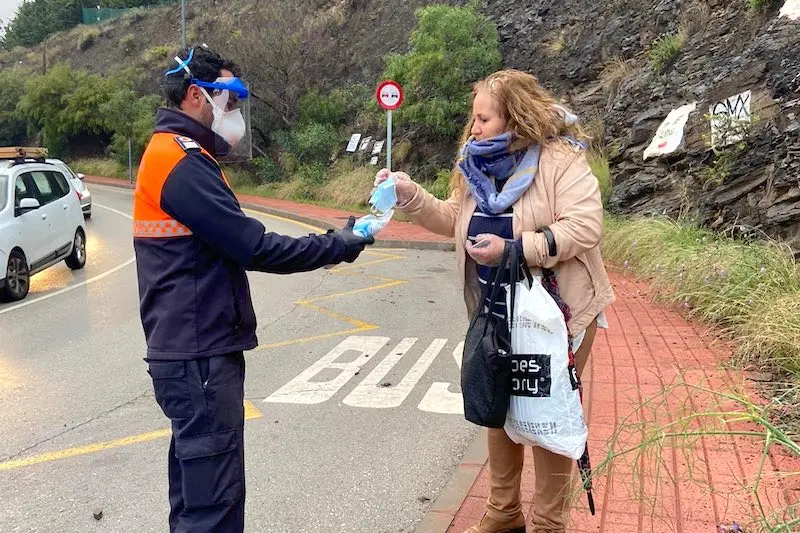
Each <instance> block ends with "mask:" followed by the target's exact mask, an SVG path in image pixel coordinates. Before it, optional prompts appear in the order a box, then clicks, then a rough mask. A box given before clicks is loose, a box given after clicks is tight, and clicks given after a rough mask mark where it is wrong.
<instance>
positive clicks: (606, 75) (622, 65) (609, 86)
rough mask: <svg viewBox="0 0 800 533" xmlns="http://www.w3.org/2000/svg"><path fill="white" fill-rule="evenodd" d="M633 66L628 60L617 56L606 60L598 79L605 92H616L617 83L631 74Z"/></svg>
mask: <svg viewBox="0 0 800 533" xmlns="http://www.w3.org/2000/svg"><path fill="white" fill-rule="evenodd" d="M632 72H633V67H632V66H631V62H630V61H629V60H626V59H623V58H621V57H619V56H617V57H615V58H614V59H612V60H610V61H608V62H607V63H606V64H605V65H604V66H603V70H602V72H601V73H600V81H601V82H602V83H603V87H604V89H605V91H606V93H607V94H616V93H617V89H618V88H619V84H620V83H622V81H623V80H625V78H627V77H628V76H630V75H631V73H632Z"/></svg>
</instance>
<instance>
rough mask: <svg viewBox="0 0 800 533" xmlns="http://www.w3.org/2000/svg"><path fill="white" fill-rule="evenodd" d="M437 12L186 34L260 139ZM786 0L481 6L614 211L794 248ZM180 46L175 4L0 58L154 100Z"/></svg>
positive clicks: (307, 18) (293, 11)
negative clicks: (594, 172)
mask: <svg viewBox="0 0 800 533" xmlns="http://www.w3.org/2000/svg"><path fill="white" fill-rule="evenodd" d="M787 2H789V3H793V4H797V3H798V0H787ZM431 3H434V2H430V1H423V0H409V1H404V2H389V1H388V0H303V1H294V2H289V1H274V2H266V1H264V0H233V1H225V2H222V1H219V0H214V1H207V0H202V1H200V0H195V1H190V2H188V9H187V20H188V23H187V26H188V31H187V34H188V39H189V42H191V43H196V42H208V43H209V44H210V45H211V46H213V47H215V48H217V49H220V50H221V51H223V52H225V53H228V54H230V55H232V56H235V57H237V58H239V59H240V60H241V62H242V63H243V66H244V67H245V71H246V75H247V76H248V79H249V80H250V81H251V82H252V83H253V87H254V92H255V94H256V96H257V97H258V98H257V99H256V102H255V105H257V106H264V105H266V106H267V108H268V109H266V112H264V113H260V114H259V117H260V118H259V121H260V122H259V123H256V122H255V120H256V119H255V115H254V126H255V129H256V130H257V131H258V132H261V133H262V140H264V141H265V142H266V141H267V139H268V135H267V134H266V133H264V131H262V130H265V129H268V127H269V122H270V121H271V122H273V123H274V122H275V121H278V122H280V121H284V122H286V123H287V124H288V123H289V122H290V121H291V120H292V119H293V117H292V113H293V112H294V110H296V107H297V102H298V99H299V98H300V96H301V95H303V94H305V93H306V92H307V91H308V90H309V89H311V88H320V89H322V90H326V89H330V88H334V87H345V86H347V85H351V84H353V83H364V84H365V85H367V86H372V85H373V84H374V82H375V81H376V80H377V79H378V77H379V76H380V73H381V71H382V70H383V68H384V66H385V65H384V56H385V54H387V53H389V52H393V51H396V52H403V51H404V50H405V49H406V48H407V46H408V37H409V33H410V31H411V29H412V28H413V27H414V24H415V17H414V11H415V9H416V8H418V7H420V6H423V5H428V4H431ZM439 3H441V2H439ZM445 3H449V4H465V3H466V1H458V0H452V1H449V2H445ZM782 4H783V1H782V0H777V1H776V0H609V1H607V2H594V1H588V0H525V1H521V0H485V1H484V2H483V4H482V10H483V12H484V13H485V14H486V15H488V16H489V17H490V18H491V20H492V21H494V22H495V24H496V25H497V28H498V30H499V34H500V38H501V48H502V52H503V61H504V63H505V65H506V66H508V67H513V68H518V69H522V70H527V71H530V72H532V73H534V74H535V75H537V76H538V77H539V79H540V80H541V81H542V82H543V83H544V84H545V85H546V86H547V87H549V88H551V89H552V90H553V91H554V92H555V93H556V94H557V95H558V96H559V97H561V98H563V99H564V100H565V101H566V102H567V103H568V104H569V105H570V106H571V107H572V108H574V109H575V110H576V111H577V112H578V113H579V114H580V115H581V116H582V117H583V119H584V121H585V124H586V125H587V128H588V129H589V130H590V133H591V134H592V135H593V136H594V138H595V141H594V145H595V146H594V149H595V150H596V151H597V152H599V153H600V154H601V155H603V156H604V157H606V158H607V159H608V160H609V161H610V163H611V174H612V178H613V181H614V191H613V195H612V196H611V199H610V201H609V208H610V209H611V210H612V211H615V212H619V213H665V214H670V215H680V214H683V215H690V216H694V217H695V218H697V219H699V220H700V221H701V222H703V223H705V224H707V225H709V226H711V227H714V228H717V229H721V230H735V231H736V232H738V233H740V234H753V235H759V234H762V232H763V233H766V234H769V235H771V236H777V237H782V238H784V239H786V240H787V241H788V242H789V243H790V244H791V245H792V246H793V247H794V248H795V249H796V250H797V249H800V53H798V50H800V20H796V21H795V20H791V19H789V18H787V17H780V16H779V10H780V9H781V7H782ZM179 41H180V25H179V8H178V7H177V6H174V5H173V6H168V7H163V8H155V9H151V10H142V11H136V12H134V13H131V14H130V15H129V16H126V17H124V18H123V19H120V20H116V21H112V22H108V23H105V24H104V25H102V26H80V27H78V28H75V29H74V30H71V31H69V32H65V33H61V34H58V35H55V36H53V37H51V38H50V39H49V40H48V41H47V42H46V43H45V44H43V45H39V46H38V47H36V48H34V49H29V50H25V49H16V50H12V51H6V52H0V68H2V69H7V68H11V67H15V68H19V67H23V68H29V69H31V70H34V71H41V70H46V69H47V68H48V67H49V66H50V65H53V64H55V63H57V62H60V61H68V62H69V63H70V64H71V65H72V66H73V67H75V68H80V69H87V70H90V71H93V72H99V73H107V72H109V71H111V70H114V69H118V68H128V67H133V68H132V72H136V73H138V74H136V75H137V76H139V88H140V90H141V91H142V92H144V93H147V92H155V91H157V90H158V85H159V80H160V74H161V73H162V72H163V69H164V65H165V64H166V63H167V62H168V61H169V57H170V56H171V54H172V52H173V51H174V50H175V48H176V47H177V45H178V43H179ZM737 95H738V97H737ZM729 98H731V100H730V102H729V105H722V106H721V107H720V106H717V105H716V104H718V103H720V102H724V101H726V100H727V99H729ZM737 98H738V99H737ZM687 104H694V105H695V106H696V107H695V110H694V111H693V112H692V113H690V114H689V115H688V121H687V123H686V125H685V128H683V136H682V141H681V142H680V144H679V146H678V147H677V149H675V150H674V151H673V152H671V153H669V154H666V155H661V156H658V157H651V158H648V159H646V160H645V159H644V157H643V156H644V151H645V149H646V148H647V147H648V145H650V143H651V140H652V139H653V137H654V135H655V134H656V132H657V130H658V129H659V126H660V125H661V123H662V121H663V120H664V119H665V118H666V117H667V115H668V114H669V113H670V111H672V110H674V109H677V108H680V107H681V106H685V105H687ZM712 106H714V107H713V109H714V110H715V112H716V113H717V114H719V113H721V116H722V118H725V116H726V115H731V114H732V113H733V115H735V117H736V118H737V119H741V120H736V121H735V126H736V128H737V131H738V134H737V137H739V140H738V141H737V142H734V143H731V144H729V145H727V144H726V143H724V142H722V143H720V142H717V145H716V146H715V148H713V149H712V147H711V144H712V143H711V140H712V131H711V127H710V120H709V118H710V117H709V115H710V114H712V113H711V110H712ZM719 118H720V117H717V120H719ZM357 121H358V119H357V117H352V126H353V129H354V130H355V128H356V127H358V128H366V126H364V125H363V124H360V123H358V122H357ZM265 123H266V125H265ZM373 128H375V129H376V131H377V132H379V131H380V130H379V126H376V125H373ZM359 131H364V130H359ZM398 135H399V136H404V137H405V138H407V139H408V140H410V145H411V146H412V147H413V148H412V154H411V155H410V156H409V158H408V159H407V162H408V163H409V164H413V163H414V162H415V161H429V162H430V161H434V162H435V165H433V166H436V167H442V166H447V164H448V162H450V161H452V155H453V148H454V146H453V140H452V139H445V140H444V141H443V142H440V143H431V142H430V139H417V140H418V141H419V142H415V137H414V136H415V133H414V131H399V132H398ZM717 135H719V131H718V132H717ZM728 137H729V138H730V137H731V135H728Z"/></svg>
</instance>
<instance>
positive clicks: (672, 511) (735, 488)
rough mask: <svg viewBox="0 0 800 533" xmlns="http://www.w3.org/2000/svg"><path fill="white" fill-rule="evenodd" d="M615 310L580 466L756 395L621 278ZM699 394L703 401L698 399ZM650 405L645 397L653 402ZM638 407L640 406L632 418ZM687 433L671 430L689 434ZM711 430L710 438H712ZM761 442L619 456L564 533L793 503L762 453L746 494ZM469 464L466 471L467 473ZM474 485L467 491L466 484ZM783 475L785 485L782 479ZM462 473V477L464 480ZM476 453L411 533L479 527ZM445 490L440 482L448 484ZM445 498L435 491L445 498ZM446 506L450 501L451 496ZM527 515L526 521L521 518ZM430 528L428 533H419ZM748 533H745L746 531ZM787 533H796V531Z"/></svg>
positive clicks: (778, 458) (527, 493) (699, 524)
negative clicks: (724, 396)
mask: <svg viewBox="0 0 800 533" xmlns="http://www.w3.org/2000/svg"><path fill="white" fill-rule="evenodd" d="M87 181H88V182H91V183H101V184H106V185H116V186H123V187H124V186H127V183H126V182H124V181H121V180H113V179H112V180H109V179H107V178H95V177H87ZM240 200H241V202H242V204H243V205H245V204H246V205H251V206H255V207H258V208H261V209H266V210H271V211H273V212H275V213H278V214H281V215H283V216H289V217H290V218H294V219H295V220H303V221H308V222H309V223H313V224H315V225H318V226H329V227H340V226H341V225H342V224H343V221H344V220H346V218H347V216H349V213H346V212H344V211H338V210H335V209H327V208H322V207H315V206H308V205H302V204H297V203H294V202H288V201H283V200H272V199H267V198H261V197H252V196H240ZM380 238H381V240H383V241H384V242H392V241H394V242H397V243H399V244H401V245H412V246H414V247H424V246H425V245H429V244H431V243H433V244H448V243H450V242H451V241H450V240H449V239H445V238H442V237H439V236H436V235H434V234H432V233H430V232H427V231H425V230H424V229H422V228H419V227H417V226H414V225H412V224H408V223H402V222H394V221H393V222H392V223H391V224H390V226H389V227H388V228H387V229H386V230H384V232H382V233H381V236H380ZM612 280H613V282H614V286H615V288H616V292H617V301H616V303H615V304H614V305H613V306H611V308H609V309H607V311H606V312H607V315H608V319H609V323H610V329H608V330H600V331H599V333H598V335H597V339H596V341H595V345H594V349H593V352H592V357H591V359H590V361H591V365H590V367H589V368H588V369H587V373H586V375H585V376H584V384H585V387H586V388H585V391H586V398H585V405H586V414H587V421H588V423H589V439H590V443H589V445H590V451H591V455H592V461H593V463H594V465H595V466H598V465H600V464H601V463H602V462H603V459H604V457H605V456H606V454H607V452H608V451H609V450H610V449H612V450H615V451H619V450H622V449H625V448H626V447H629V446H632V445H635V444H637V443H638V442H640V441H641V440H642V438H643V437H642V436H643V434H644V433H648V434H649V433H651V432H652V431H653V429H654V428H656V427H659V426H663V425H666V424H669V423H670V421H673V420H676V419H677V418H680V417H685V416H686V415H687V414H689V413H699V412H702V411H715V410H720V409H722V410H729V409H731V408H735V409H737V410H740V409H741V407H740V406H737V405H735V404H733V403H732V402H730V401H721V400H720V397H719V396H717V395H714V394H712V393H710V392H708V390H713V391H717V392H718V393H720V392H721V393H724V392H726V391H738V390H744V391H747V393H748V394H749V395H751V396H752V397H753V398H757V397H758V395H757V394H756V393H755V392H754V390H753V388H752V386H750V385H748V383H747V382H746V380H745V378H744V376H743V374H742V373H740V372H735V371H732V370H729V369H724V368H723V367H722V365H723V364H724V363H726V362H727V361H728V360H729V359H730V356H731V354H730V349H729V348H728V347H726V346H725V344H724V343H722V342H720V341H719V340H717V339H716V338H715V337H714V335H713V334H709V332H708V330H707V328H705V327H703V326H701V325H698V324H695V323H692V322H689V321H687V320H686V319H685V318H683V317H682V315H681V314H680V313H679V312H677V311H675V310H672V309H669V308H666V307H664V306H661V305H657V304H654V303H652V301H651V300H652V299H651V297H650V295H649V294H648V288H647V286H646V285H645V284H644V283H642V282H639V281H637V280H635V279H633V278H631V277H628V276H623V275H612ZM703 387H705V388H706V389H707V390H703V389H702V388H703ZM654 397H655V399H654V400H652V398H654ZM648 399H651V400H650V403H649V404H648V405H647V406H646V407H645V408H642V405H643V403H644V402H647V401H648ZM697 427H699V426H698V424H695V423H691V424H688V425H687V426H686V427H685V428H681V427H678V428H673V431H677V432H681V431H693V430H696V429H697ZM727 428H728V429H734V430H737V431H753V430H760V429H759V428H757V427H755V426H753V425H748V424H744V423H739V424H736V425H729V426H727ZM715 429H719V428H715ZM763 445H764V441H763V439H761V440H759V439H757V438H753V437H736V438H733V437H730V436H704V437H702V438H700V437H696V438H692V439H683V440H681V441H676V442H673V441H668V442H666V443H665V445H664V446H663V448H658V447H656V448H654V449H652V450H651V451H650V453H649V454H648V455H645V456H640V457H636V456H634V455H633V454H628V455H624V456H621V457H620V458H618V459H617V460H615V461H614V463H613V466H611V467H610V468H608V469H600V470H599V471H598V472H597V479H596V481H595V490H594V498H595V502H596V504H597V514H596V516H591V514H590V513H589V511H588V509H587V506H586V503H585V502H586V498H585V495H584V494H582V493H581V494H580V495H579V496H578V501H577V502H576V505H575V510H574V512H573V515H572V517H573V520H574V523H573V524H572V525H571V528H570V529H569V531H570V532H571V533H586V532H592V533H598V532H599V533H629V532H655V531H658V532H662V531H674V532H678V533H703V532H709V533H711V532H716V531H718V526H719V525H721V524H731V523H733V522H738V523H739V524H747V523H749V522H750V521H751V520H752V518H753V517H754V516H756V515H757V508H758V507H757V506H758V505H759V501H758V500H757V499H756V498H755V497H754V496H753V494H754V493H755V492H757V493H758V494H759V497H760V505H761V506H762V507H763V508H764V509H765V511H766V512H767V513H768V514H769V513H770V512H771V511H772V510H777V509H781V508H783V507H784V506H786V505H787V502H791V503H792V504H794V503H797V502H798V495H799V494H800V492H799V491H800V480H798V479H797V478H798V477H800V476H797V473H798V472H800V460H798V458H797V457H796V456H792V457H790V456H789V455H788V454H786V453H782V452H781V450H780V449H779V448H777V447H773V449H772V452H771V453H770V455H769V457H768V458H767V460H766V462H765V464H764V466H763V471H764V474H763V476H762V478H761V480H760V481H758V483H759V489H758V491H755V490H751V489H752V487H753V486H754V485H755V484H756V481H757V480H756V474H757V472H758V471H759V469H760V465H761V457H762V453H761V452H762V448H763ZM526 454H527V455H526V457H527V464H526V466H525V472H524V476H523V482H522V483H523V485H522V489H523V498H524V502H525V506H526V511H530V508H531V507H532V506H533V503H532V499H533V491H534V485H533V479H534V478H533V465H532V464H531V460H530V450H528V451H527V452H526ZM475 461H478V462H477V463H475ZM472 472H477V473H478V475H477V477H476V478H475V479H474V481H473V476H474V474H471V473H472ZM787 473H794V474H795V477H788V478H787V477H786V476H785V474H787ZM465 474H466V475H465ZM488 474H489V473H488V466H487V465H486V464H485V454H479V457H478V458H475V457H473V458H472V459H466V458H465V462H464V463H463V464H462V466H461V467H460V468H459V469H458V471H457V473H456V475H455V476H454V482H455V481H458V483H461V484H463V482H464V481H463V480H464V478H467V482H468V483H469V485H467V486H466V487H464V488H465V489H466V488H467V487H469V490H468V491H467V490H464V491H463V492H460V493H459V492H458V491H455V492H453V493H448V494H447V495H443V496H442V497H441V498H440V500H444V501H438V502H436V503H435V504H434V505H433V507H432V509H431V511H430V512H429V516H428V517H426V520H425V521H424V523H425V524H427V526H425V527H423V526H420V529H419V530H418V533H422V532H423V531H424V532H425V533H433V532H434V531H437V532H440V533H443V532H444V531H445V530H447V531H449V532H453V533H461V532H463V531H464V530H465V529H467V528H468V527H469V526H471V525H472V524H474V523H475V522H477V521H478V520H479V519H480V516H481V514H482V513H483V508H484V501H485V498H486V497H487V495H488V488H489V477H488ZM452 484H453V483H451V485H452ZM446 492H447V491H446ZM465 492H467V495H466V498H465V499H464V498H463V496H458V497H457V498H456V499H457V501H452V498H453V494H461V495H463V494H464V493H465ZM528 515H530V512H528ZM430 524H435V526H433V527H432V526H430ZM745 531H747V532H748V533H749V532H750V531H754V530H753V529H746V530H745ZM792 531H800V525H798V527H796V528H795V529H793V530H792Z"/></svg>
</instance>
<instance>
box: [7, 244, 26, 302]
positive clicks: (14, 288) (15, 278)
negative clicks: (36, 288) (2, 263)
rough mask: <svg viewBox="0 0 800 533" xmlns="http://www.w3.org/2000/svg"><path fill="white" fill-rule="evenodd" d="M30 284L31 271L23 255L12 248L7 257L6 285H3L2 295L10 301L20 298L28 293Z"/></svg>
mask: <svg viewBox="0 0 800 533" xmlns="http://www.w3.org/2000/svg"><path fill="white" fill-rule="evenodd" d="M30 286H31V273H30V270H29V269H28V262H27V261H26V260H25V255H23V253H22V252H20V251H19V250H14V251H13V252H11V255H9V257H8V268H7V269H6V286H5V287H3V296H5V298H6V299H8V300H11V301H12V302H14V301H17V300H22V299H23V298H25V296H27V295H28V289H30Z"/></svg>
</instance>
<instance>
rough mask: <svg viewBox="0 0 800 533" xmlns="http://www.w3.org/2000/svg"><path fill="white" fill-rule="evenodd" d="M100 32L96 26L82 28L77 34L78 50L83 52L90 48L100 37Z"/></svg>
mask: <svg viewBox="0 0 800 533" xmlns="http://www.w3.org/2000/svg"><path fill="white" fill-rule="evenodd" d="M100 35H101V32H100V30H99V29H98V28H83V29H82V30H81V32H80V34H79V35H78V50H79V51H81V52H85V51H86V50H88V49H89V48H91V47H92V46H93V45H94V43H95V42H96V41H97V39H98V38H100Z"/></svg>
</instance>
